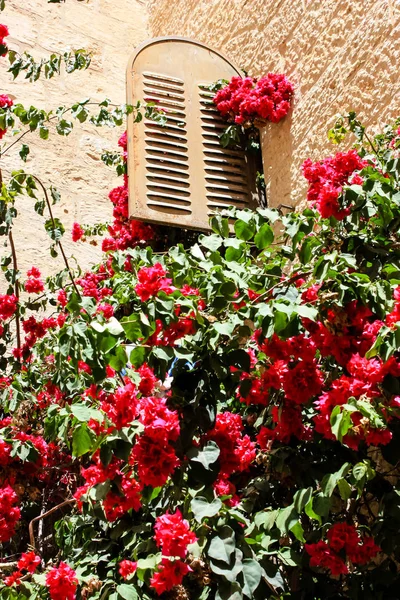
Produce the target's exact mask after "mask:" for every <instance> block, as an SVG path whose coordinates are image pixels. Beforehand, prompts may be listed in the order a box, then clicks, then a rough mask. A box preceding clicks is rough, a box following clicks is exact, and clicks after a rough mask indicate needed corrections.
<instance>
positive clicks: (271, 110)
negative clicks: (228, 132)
mask: <svg viewBox="0 0 400 600" xmlns="http://www.w3.org/2000/svg"><path fill="white" fill-rule="evenodd" d="M293 91H294V88H293V84H292V83H291V82H290V81H289V80H288V79H287V77H286V76H285V75H281V74H277V73H268V75H265V76H264V77H261V78H260V79H259V80H258V81H257V79H254V78H252V77H245V78H244V79H243V78H242V77H232V79H231V81H230V82H229V84H228V85H227V86H225V87H224V88H222V89H221V90H219V91H218V92H217V93H216V95H215V97H214V102H215V104H216V106H217V109H218V110H219V112H220V113H221V115H223V116H224V117H228V119H229V120H230V121H235V123H238V124H242V123H247V122H254V120H255V119H264V120H267V121H272V123H278V122H279V121H280V120H281V119H283V117H285V116H286V115H287V113H288V112H289V108H290V101H291V98H292V96H293Z"/></svg>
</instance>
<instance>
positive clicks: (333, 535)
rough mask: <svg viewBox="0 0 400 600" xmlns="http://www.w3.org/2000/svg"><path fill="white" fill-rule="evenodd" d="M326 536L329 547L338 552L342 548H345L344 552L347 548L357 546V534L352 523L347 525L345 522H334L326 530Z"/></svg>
mask: <svg viewBox="0 0 400 600" xmlns="http://www.w3.org/2000/svg"><path fill="white" fill-rule="evenodd" d="M326 537H327V538H328V542H329V545H330V547H331V548H332V549H333V550H335V552H339V550H342V548H345V550H346V552H348V549H349V548H350V549H351V548H353V547H354V546H358V542H359V539H360V538H359V535H358V533H357V530H356V528H355V526H354V525H348V524H347V523H335V524H334V525H333V526H332V527H331V528H330V529H329V531H328V533H327V535H326Z"/></svg>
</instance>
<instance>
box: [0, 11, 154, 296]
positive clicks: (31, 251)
mask: <svg viewBox="0 0 400 600" xmlns="http://www.w3.org/2000/svg"><path fill="white" fill-rule="evenodd" d="M146 15H147V10H146V7H145V6H144V4H143V0H118V1H115V0H89V2H77V1H76V0H67V2H66V3H65V4H64V3H62V4H48V3H47V0H24V1H21V0H7V2H6V10H5V11H4V12H3V13H2V14H1V19H0V20H1V22H2V23H5V24H6V25H7V26H8V27H9V30H10V33H11V35H10V37H9V38H8V45H9V47H10V48H13V49H15V50H18V51H20V52H22V51H24V50H27V51H28V52H30V53H31V54H33V55H34V56H35V57H37V58H41V57H44V56H48V55H49V53H50V52H52V51H62V50H64V49H65V48H66V47H70V48H75V49H78V48H86V49H88V50H92V51H93V61H92V65H91V67H90V69H89V70H88V71H86V72H82V73H79V72H77V73H73V74H71V75H66V74H64V75H62V76H61V77H55V78H54V79H52V80H50V81H46V80H42V79H40V80H39V81H37V82H36V83H33V84H30V83H29V82H26V81H24V79H23V76H21V78H18V79H17V80H16V81H15V82H12V76H11V75H10V74H9V73H7V72H6V70H7V66H8V61H7V59H4V58H3V59H1V60H0V70H1V79H2V86H1V88H2V91H1V93H10V94H11V95H12V96H14V97H15V98H16V101H18V102H22V103H23V104H24V105H27V106H29V105H30V104H32V105H34V106H36V107H38V108H44V109H46V110H50V109H56V108H57V107H58V106H60V105H67V106H68V105H71V104H73V103H74V102H76V101H79V100H83V99H84V98H85V97H89V96H90V97H91V98H92V99H93V100H103V99H104V98H105V97H108V98H110V99H111V100H112V101H113V102H115V103H122V102H125V69H126V64H127V62H128V55H129V54H130V53H131V52H132V50H133V48H134V47H135V46H136V45H137V44H139V43H141V42H142V41H143V40H144V39H146V38H147V37H148V33H147V19H146ZM121 132H122V128H121V130H120V131H118V132H117V130H109V129H107V128H99V129H96V128H95V127H94V126H93V125H88V124H84V125H79V123H77V125H76V127H75V129H74V131H73V132H72V134H71V135H70V136H69V137H67V138H61V137H60V136H58V135H56V134H55V133H54V134H51V135H50V139H49V140H47V142H43V141H40V140H39V139H38V137H39V136H38V135H37V134H35V133H33V134H29V135H28V136H27V137H26V138H25V139H26V141H27V143H28V144H29V145H30V147H31V155H30V158H29V159H28V162H27V164H26V165H25V170H26V171H28V172H34V173H37V174H38V175H39V176H40V177H41V178H42V180H43V182H44V183H45V184H46V185H50V184H51V183H52V184H53V185H55V186H56V187H57V188H58V189H59V191H60V192H61V195H62V202H61V204H60V205H57V206H56V207H55V213H56V215H57V216H59V217H60V218H61V219H62V221H63V223H64V224H65V226H66V229H67V232H66V235H65V247H66V250H67V254H71V253H74V255H75V256H76V257H77V258H78V259H79V260H80V262H81V263H82V264H83V265H84V266H87V265H88V264H90V263H91V262H93V261H95V260H96V259H97V258H98V256H99V255H100V251H99V248H94V247H93V246H91V245H89V244H81V243H78V244H75V245H73V244H72V242H71V235H70V230H71V226H72V223H73V221H78V222H80V223H91V224H93V223H96V222H100V221H105V220H111V209H112V207H111V204H110V202H109V200H108V198H107V194H108V191H109V190H110V189H111V188H112V187H114V186H115V185H116V184H117V182H118V180H117V179H116V176H115V173H114V172H113V171H112V170H111V169H107V167H106V166H105V165H104V164H103V163H102V162H101V160H100V155H101V151H102V149H103V148H106V147H109V148H114V149H115V148H116V147H117V146H116V141H117V139H118V135H120V133H121ZM3 141H5V138H4V140H3ZM15 148H16V150H15V153H14V154H13V152H12V151H11V153H10V156H5V157H4V158H3V159H2V167H3V168H4V170H5V172H6V174H7V171H8V172H9V171H10V169H15V168H21V167H20V166H19V163H18V160H17V159H18V150H17V148H18V146H16V147H15ZM21 164H22V166H24V165H23V163H21ZM18 210H19V213H20V216H19V217H18V220H17V227H16V231H15V234H14V237H15V242H16V246H17V250H18V253H19V256H20V265H19V266H20V267H22V268H23V269H24V268H26V267H29V266H30V265H32V264H34V265H38V266H40V267H42V268H43V271H44V273H48V272H49V271H50V269H51V270H54V268H55V265H53V264H52V261H51V259H50V258H49V255H48V252H47V248H48V246H49V239H48V237H47V234H46V233H45V232H44V229H43V219H42V218H41V217H39V216H37V215H36V214H35V213H34V212H33V206H32V201H31V200H30V199H27V198H24V199H23V200H21V201H18ZM60 264H61V263H59V265H60ZM1 287H3V286H1V285H0V292H1Z"/></svg>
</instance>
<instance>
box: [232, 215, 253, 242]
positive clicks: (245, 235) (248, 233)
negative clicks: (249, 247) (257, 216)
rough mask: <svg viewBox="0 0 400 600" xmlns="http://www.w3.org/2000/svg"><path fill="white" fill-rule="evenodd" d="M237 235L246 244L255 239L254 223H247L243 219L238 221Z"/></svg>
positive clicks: (235, 227)
mask: <svg viewBox="0 0 400 600" xmlns="http://www.w3.org/2000/svg"><path fill="white" fill-rule="evenodd" d="M234 229H235V233H236V235H237V237H238V238H239V239H240V240H244V241H245V242H247V241H249V240H251V238H252V237H253V235H254V233H255V231H256V227H255V224H254V222H253V221H250V222H249V223H246V222H245V221H242V220H241V219H238V220H237V221H236V222H235V225H234Z"/></svg>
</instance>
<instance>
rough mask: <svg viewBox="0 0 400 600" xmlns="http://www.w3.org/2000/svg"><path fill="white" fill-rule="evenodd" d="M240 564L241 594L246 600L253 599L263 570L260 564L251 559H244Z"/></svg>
mask: <svg viewBox="0 0 400 600" xmlns="http://www.w3.org/2000/svg"><path fill="white" fill-rule="evenodd" d="M242 564H243V570H242V573H243V579H244V587H243V594H244V595H245V596H247V597H248V598H253V592H254V591H255V590H256V589H257V588H258V586H259V585H260V581H261V576H262V572H263V570H262V568H261V566H260V564H259V563H258V562H257V561H256V560H254V559H253V558H245V559H244V560H243V563H242Z"/></svg>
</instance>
